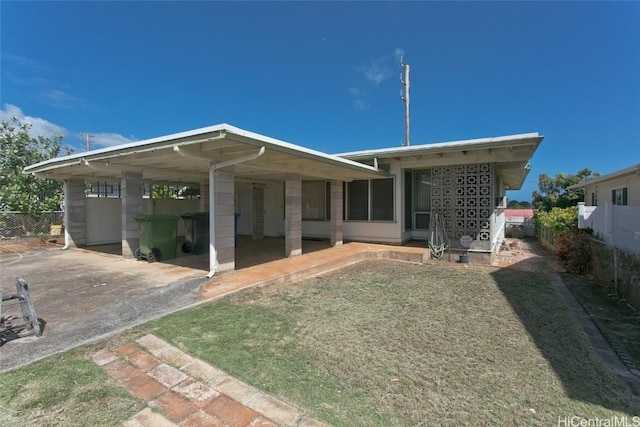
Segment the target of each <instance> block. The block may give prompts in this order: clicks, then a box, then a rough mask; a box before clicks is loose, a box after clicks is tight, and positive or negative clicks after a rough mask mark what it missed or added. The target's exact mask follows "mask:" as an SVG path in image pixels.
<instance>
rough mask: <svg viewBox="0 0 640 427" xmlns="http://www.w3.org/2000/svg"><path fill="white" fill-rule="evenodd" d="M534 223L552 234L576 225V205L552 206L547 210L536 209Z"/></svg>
mask: <svg viewBox="0 0 640 427" xmlns="http://www.w3.org/2000/svg"><path fill="white" fill-rule="evenodd" d="M535 219H536V224H537V225H538V226H539V227H542V228H546V229H548V230H551V231H552V232H553V233H554V234H557V233H561V232H563V231H567V230H571V229H573V228H576V227H578V207H577V206H572V207H570V208H564V209H563V208H553V209H551V211H549V212H545V211H541V210H538V211H536V216H535Z"/></svg>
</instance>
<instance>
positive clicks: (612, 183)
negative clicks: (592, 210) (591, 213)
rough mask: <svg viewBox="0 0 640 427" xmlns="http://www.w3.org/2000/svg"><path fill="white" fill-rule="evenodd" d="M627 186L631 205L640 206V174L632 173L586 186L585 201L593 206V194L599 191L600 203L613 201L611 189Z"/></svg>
mask: <svg viewBox="0 0 640 427" xmlns="http://www.w3.org/2000/svg"><path fill="white" fill-rule="evenodd" d="M621 187H627V188H628V189H629V190H628V191H629V193H628V197H629V205H634V206H640V175H638V174H637V173H631V174H628V175H624V176H620V177H617V178H612V179H608V180H606V181H602V182H597V183H594V184H589V185H586V186H585V202H586V204H587V206H591V194H592V193H593V192H595V191H597V192H598V205H604V204H605V203H611V190H613V189H614V188H621Z"/></svg>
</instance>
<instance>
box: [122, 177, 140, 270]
mask: <svg viewBox="0 0 640 427" xmlns="http://www.w3.org/2000/svg"><path fill="white" fill-rule="evenodd" d="M121 177H122V178H121V196H122V256H123V257H124V258H133V257H134V256H135V250H136V249H138V248H139V247H140V229H139V226H138V223H137V221H136V219H135V218H136V217H137V216H140V215H142V213H143V210H142V174H141V173H138V172H122V175H121Z"/></svg>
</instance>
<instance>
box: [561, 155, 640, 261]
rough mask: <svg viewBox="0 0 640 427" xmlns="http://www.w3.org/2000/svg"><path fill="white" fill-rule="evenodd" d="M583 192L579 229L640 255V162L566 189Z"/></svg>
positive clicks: (579, 209)
mask: <svg viewBox="0 0 640 427" xmlns="http://www.w3.org/2000/svg"><path fill="white" fill-rule="evenodd" d="M578 188H582V189H584V198H585V202H584V203H580V204H579V206H578V226H579V227H580V228H591V229H593V231H594V233H595V234H596V235H598V236H600V237H601V238H602V239H603V240H604V241H606V242H608V243H611V244H614V245H616V246H619V247H622V248H626V249H630V250H632V251H634V252H638V253H640V163H638V164H636V165H633V166H629V167H628V168H624V169H621V170H619V171H616V172H612V173H609V174H607V175H602V176H598V177H595V178H592V179H590V180H588V181H585V182H581V183H579V184H575V185H572V186H570V187H568V189H570V190H574V189H578Z"/></svg>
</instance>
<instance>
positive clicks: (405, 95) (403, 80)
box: [400, 56, 411, 146]
mask: <svg viewBox="0 0 640 427" xmlns="http://www.w3.org/2000/svg"><path fill="white" fill-rule="evenodd" d="M402 59H403V57H402V56H401V57H400V67H401V68H402V70H403V71H404V76H403V73H400V84H402V86H403V88H402V89H400V99H401V100H402V101H403V102H404V145H405V146H409V145H411V141H410V140H409V65H408V64H403V63H402Z"/></svg>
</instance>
